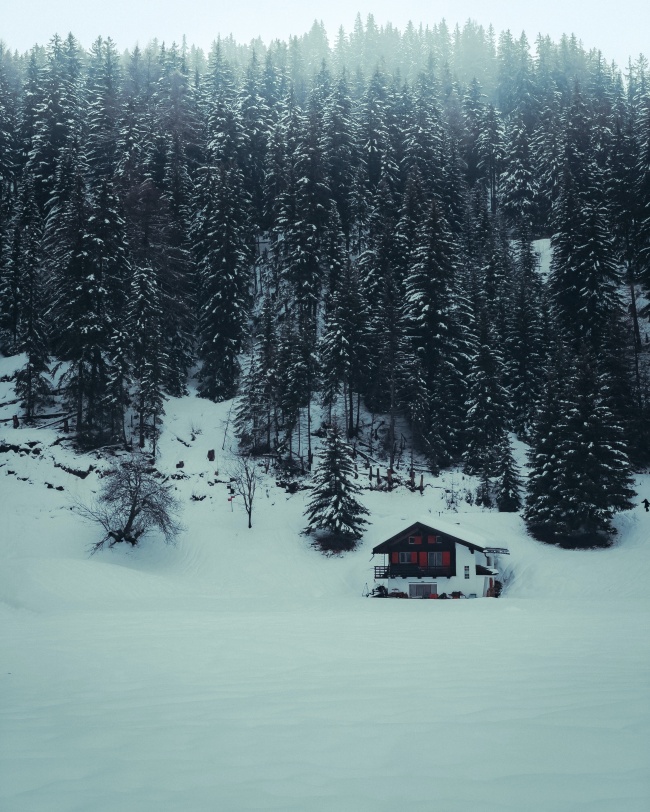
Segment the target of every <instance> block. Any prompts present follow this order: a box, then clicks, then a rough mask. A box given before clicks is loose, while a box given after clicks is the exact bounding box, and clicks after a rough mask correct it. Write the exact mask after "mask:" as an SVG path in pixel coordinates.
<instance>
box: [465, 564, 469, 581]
mask: <svg viewBox="0 0 650 812" xmlns="http://www.w3.org/2000/svg"><path fill="white" fill-rule="evenodd" d="M465 578H466V579H467V580H469V567H465Z"/></svg>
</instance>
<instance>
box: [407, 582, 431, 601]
mask: <svg viewBox="0 0 650 812" xmlns="http://www.w3.org/2000/svg"><path fill="white" fill-rule="evenodd" d="M437 594H438V584H409V598H428V597H430V596H431V595H437Z"/></svg>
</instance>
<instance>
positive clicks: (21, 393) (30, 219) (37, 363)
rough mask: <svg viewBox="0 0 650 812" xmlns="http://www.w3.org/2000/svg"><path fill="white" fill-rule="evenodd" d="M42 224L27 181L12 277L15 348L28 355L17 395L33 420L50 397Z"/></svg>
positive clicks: (20, 207)
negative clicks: (15, 294) (14, 283)
mask: <svg viewBox="0 0 650 812" xmlns="http://www.w3.org/2000/svg"><path fill="white" fill-rule="evenodd" d="M42 233H43V223H42V219H41V216H40V212H39V211H38V207H37V205H36V200H35V197H34V189H33V186H32V184H31V183H29V182H26V183H25V184H24V186H23V188H22V190H21V193H20V197H19V199H18V205H17V211H16V217H15V221H14V224H13V235H14V236H13V246H12V251H11V260H12V264H13V267H12V276H13V277H15V279H16V281H17V286H18V302H17V304H18V305H19V306H18V315H19V318H18V319H17V323H16V334H15V338H16V343H15V349H16V350H17V351H18V352H23V353H25V355H26V356H27V360H26V363H25V366H24V367H22V369H20V370H18V372H17V374H16V386H15V388H16V395H17V396H18V397H19V398H20V399H21V400H22V401H23V408H24V410H25V418H26V419H27V420H28V421H29V420H31V419H32V418H33V417H34V414H35V412H36V411H37V409H38V407H39V406H40V405H42V404H43V403H45V402H46V401H47V400H48V398H49V396H50V391H51V387H50V381H49V373H50V365H49V351H48V343H47V327H46V323H45V318H44V316H45V285H44V280H43V255H42Z"/></svg>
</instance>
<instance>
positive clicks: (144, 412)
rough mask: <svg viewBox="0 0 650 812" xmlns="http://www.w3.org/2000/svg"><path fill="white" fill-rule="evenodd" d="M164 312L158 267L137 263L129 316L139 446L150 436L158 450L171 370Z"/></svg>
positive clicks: (143, 444) (141, 446)
mask: <svg viewBox="0 0 650 812" xmlns="http://www.w3.org/2000/svg"><path fill="white" fill-rule="evenodd" d="M161 314H162V308H161V302H160V290H159V285H158V280H157V278H156V273H155V270H154V269H153V268H152V266H151V265H145V266H144V267H142V268H139V267H136V268H135V270H134V273H133V281H132V283H131V295H130V298H129V307H128V311H127V317H126V321H127V325H128V334H129V336H130V339H131V353H130V354H131V364H132V369H133V378H134V382H135V397H134V405H135V408H136V409H137V411H138V442H139V446H140V448H144V446H145V441H146V438H147V437H148V436H149V437H151V438H152V443H153V450H154V453H155V448H156V439H157V436H158V432H159V427H160V418H161V416H162V415H163V414H164V408H163V406H164V402H165V397H164V379H165V373H166V371H167V370H166V367H167V355H166V352H165V345H164V340H163V331H164V330H163V321H162V315H161Z"/></svg>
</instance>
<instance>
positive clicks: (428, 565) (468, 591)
mask: <svg viewBox="0 0 650 812" xmlns="http://www.w3.org/2000/svg"><path fill="white" fill-rule="evenodd" d="M372 553H373V556H374V555H383V556H384V563H383V564H381V565H376V566H375V568H374V571H375V582H377V583H382V584H383V585H384V586H385V587H386V588H387V589H388V591H389V592H391V591H393V590H397V591H398V592H404V593H406V594H407V595H408V597H409V598H430V597H435V596H440V595H443V594H444V595H447V596H448V597H450V598H451V597H461V596H462V597H466V598H470V597H471V598H481V597H491V596H494V595H495V581H496V578H497V576H498V574H499V571H498V569H497V568H496V566H495V564H496V560H495V559H496V556H498V555H507V554H508V550H507V549H506V548H504V547H498V548H497V547H490V546H489V545H487V544H482V543H480V541H479V540H477V539H476V537H473V536H472V535H471V534H466V533H463V532H462V530H461V528H460V527H458V529H456V526H454V527H453V529H452V530H451V531H450V529H449V528H448V527H447V528H445V529H441V527H440V526H438V527H432V526H429V525H428V524H424V523H422V522H415V523H414V524H412V525H410V526H409V527H407V528H405V529H404V530H402V531H401V532H399V533H397V534H396V535H394V536H392V537H391V538H389V539H387V540H386V541H384V542H383V543H382V544H378V545H377V546H376V547H375V548H374V549H373V551H372Z"/></svg>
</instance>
